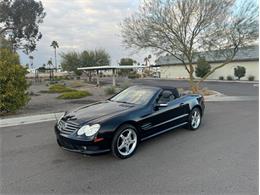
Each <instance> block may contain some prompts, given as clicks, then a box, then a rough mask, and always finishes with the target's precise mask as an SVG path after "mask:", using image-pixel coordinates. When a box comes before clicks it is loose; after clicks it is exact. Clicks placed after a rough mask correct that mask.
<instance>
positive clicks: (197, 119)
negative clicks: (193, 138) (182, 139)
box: [191, 110, 201, 129]
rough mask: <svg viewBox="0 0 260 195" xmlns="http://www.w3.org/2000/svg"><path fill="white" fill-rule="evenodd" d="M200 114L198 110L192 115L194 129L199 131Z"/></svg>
mask: <svg viewBox="0 0 260 195" xmlns="http://www.w3.org/2000/svg"><path fill="white" fill-rule="evenodd" d="M200 120H201V116H200V112H199V111H198V110H194V112H193V113H192V115H191V126H192V128H193V129H197V128H198V127H199V125H200Z"/></svg>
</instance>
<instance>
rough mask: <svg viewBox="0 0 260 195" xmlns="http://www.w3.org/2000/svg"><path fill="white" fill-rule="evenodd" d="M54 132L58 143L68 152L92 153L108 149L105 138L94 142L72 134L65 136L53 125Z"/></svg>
mask: <svg viewBox="0 0 260 195" xmlns="http://www.w3.org/2000/svg"><path fill="white" fill-rule="evenodd" d="M55 134H56V138H57V143H58V145H59V146H60V147H61V148H63V149H65V150H67V151H70V152H77V153H81V154H87V155H94V154H101V153H105V152H109V151H110V147H109V143H107V142H106V140H103V141H101V142H94V141H85V140H79V139H75V138H73V136H67V135H63V134H62V133H60V131H59V129H58V128H57V126H55Z"/></svg>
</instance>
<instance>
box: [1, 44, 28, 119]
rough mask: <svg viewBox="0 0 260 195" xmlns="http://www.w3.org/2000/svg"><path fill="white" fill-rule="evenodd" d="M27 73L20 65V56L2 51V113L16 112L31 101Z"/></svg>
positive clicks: (6, 50) (9, 51)
mask: <svg viewBox="0 0 260 195" xmlns="http://www.w3.org/2000/svg"><path fill="white" fill-rule="evenodd" d="M26 73H27V71H26V68H23V67H22V66H21V65H20V62H19V57H18V54H16V53H13V52H12V51H11V50H9V49H0V113H1V114H4V113H7V112H15V111H16V110H18V109H19V108H21V107H23V106H25V105H26V104H27V103H28V101H29V100H30V98H29V95H28V93H27V89H28V87H29V84H28V83H27V82H26V79H25V75H26Z"/></svg>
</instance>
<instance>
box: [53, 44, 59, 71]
mask: <svg viewBox="0 0 260 195" xmlns="http://www.w3.org/2000/svg"><path fill="white" fill-rule="evenodd" d="M51 47H53V49H54V60H55V69H56V71H57V57H56V50H57V48H59V45H58V42H57V41H52V43H51Z"/></svg>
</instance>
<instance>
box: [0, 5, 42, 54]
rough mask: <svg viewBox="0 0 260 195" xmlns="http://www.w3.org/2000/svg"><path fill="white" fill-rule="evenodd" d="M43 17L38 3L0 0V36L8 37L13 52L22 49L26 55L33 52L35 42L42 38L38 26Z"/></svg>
mask: <svg viewBox="0 0 260 195" xmlns="http://www.w3.org/2000/svg"><path fill="white" fill-rule="evenodd" d="M45 15H46V13H45V12H44V8H43V6H42V3H41V2H40V1H35V0H1V2H0V24H1V28H0V34H1V35H5V36H7V37H8V39H9V40H10V41H11V43H12V48H13V50H16V49H23V50H24V52H25V53H27V54H28V53H30V52H32V51H34V50H35V48H36V42H37V41H39V40H40V39H41V37H42V34H41V33H40V32H39V24H40V23H42V22H43V18H44V17H45Z"/></svg>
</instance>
